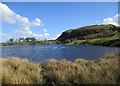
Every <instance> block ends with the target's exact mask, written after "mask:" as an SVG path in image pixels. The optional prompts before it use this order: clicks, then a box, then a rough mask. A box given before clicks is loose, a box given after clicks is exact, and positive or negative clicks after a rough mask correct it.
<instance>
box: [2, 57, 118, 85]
mask: <svg viewBox="0 0 120 86" xmlns="http://www.w3.org/2000/svg"><path fill="white" fill-rule="evenodd" d="M118 58H119V55H108V56H105V57H102V58H100V59H98V60H92V61H89V60H84V59H77V60H75V61H74V62H71V61H67V60H61V61H57V60H54V59H51V60H50V61H48V62H44V63H39V64H38V63H31V62H29V61H27V60H25V59H19V58H15V57H14V58H8V59H1V60H0V63H2V64H1V66H0V68H2V71H1V72H2V73H1V74H2V75H1V76H0V77H1V80H2V82H1V83H2V84H52V85H53V86H57V84H67V86H73V85H75V84H118V83H119V84H120V78H119V77H120V72H119V71H118Z"/></svg>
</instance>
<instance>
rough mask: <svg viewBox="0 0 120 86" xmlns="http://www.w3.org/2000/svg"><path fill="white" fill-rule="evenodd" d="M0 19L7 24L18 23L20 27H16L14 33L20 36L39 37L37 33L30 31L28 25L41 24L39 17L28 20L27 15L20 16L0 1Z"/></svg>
mask: <svg viewBox="0 0 120 86" xmlns="http://www.w3.org/2000/svg"><path fill="white" fill-rule="evenodd" d="M0 10H2V11H0V20H1V21H3V22H6V23H9V24H18V25H19V26H20V28H18V29H16V31H15V33H17V34H19V35H21V36H35V37H41V35H39V34H35V33H33V32H32V30H31V29H30V27H32V26H41V25H43V24H42V22H41V20H40V19H39V18H36V19H35V20H34V21H32V22H30V20H29V19H28V18H27V17H24V16H21V15H19V14H17V13H15V12H14V11H12V10H11V9H10V8H9V7H8V6H7V5H5V4H3V3H1V2H0Z"/></svg>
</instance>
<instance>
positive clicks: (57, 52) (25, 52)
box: [0, 44, 119, 62]
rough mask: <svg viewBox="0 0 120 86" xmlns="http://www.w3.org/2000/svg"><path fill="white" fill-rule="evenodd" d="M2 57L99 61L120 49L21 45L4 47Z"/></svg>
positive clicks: (39, 60) (34, 60) (34, 59)
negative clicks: (98, 59) (100, 58)
mask: <svg viewBox="0 0 120 86" xmlns="http://www.w3.org/2000/svg"><path fill="white" fill-rule="evenodd" d="M1 48H2V53H1V54H0V57H2V58H7V57H20V58H25V59H28V60H29V61H33V62H44V61H47V60H49V59H51V58H55V59H57V60H61V59H67V60H70V61H74V60H75V59H78V58H84V59H89V60H92V59H97V58H99V57H101V56H104V55H105V54H111V53H117V52H118V49H119V48H115V47H101V46H78V45H58V44H52V45H49V44H43V45H22V46H21V45H19V46H2V47H1Z"/></svg>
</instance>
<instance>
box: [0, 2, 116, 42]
mask: <svg viewBox="0 0 120 86" xmlns="http://www.w3.org/2000/svg"><path fill="white" fill-rule="evenodd" d="M1 4H2V5H3V4H4V6H1V8H4V7H5V6H7V7H8V8H5V9H2V10H6V11H5V13H3V14H4V15H3V16H2V33H1V36H2V38H3V39H2V41H6V40H8V39H9V38H19V37H27V36H34V37H36V38H38V39H55V38H57V36H59V35H60V34H61V33H62V32H63V31H65V30H68V29H73V28H78V27H81V26H86V25H94V24H104V23H105V24H108V23H113V24H116V23H115V22H114V18H115V17H116V16H117V14H118V8H117V6H118V3H117V2H75V3H73V2H34V3H33V2H4V3H1ZM8 9H10V10H11V11H13V13H14V16H16V15H19V16H20V17H19V18H18V17H17V19H15V17H13V14H12V12H11V11H10V12H11V13H10V14H11V15H12V18H13V20H15V21H16V22H14V23H11V22H8V20H7V19H5V18H4V17H6V16H7V17H8V19H9V17H10V16H11V15H9V12H8V14H7V11H9V10H8ZM3 12H4V11H3ZM7 17H6V18H7ZM12 18H11V21H12ZM22 18H27V20H29V24H28V23H26V24H27V25H26V26H25V27H23V23H24V22H22V23H21V21H22V20H21V21H18V19H22ZM110 18H111V19H112V20H111V19H110ZM105 19H106V20H105ZM33 22H34V24H33ZM23 31H24V32H25V31H26V32H25V33H24V32H23ZM27 33H29V34H28V35H27Z"/></svg>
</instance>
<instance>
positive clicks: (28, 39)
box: [25, 37, 36, 42]
mask: <svg viewBox="0 0 120 86" xmlns="http://www.w3.org/2000/svg"><path fill="white" fill-rule="evenodd" d="M25 41H26V42H34V41H36V38H33V37H31V38H30V37H27V38H26V39H25Z"/></svg>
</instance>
